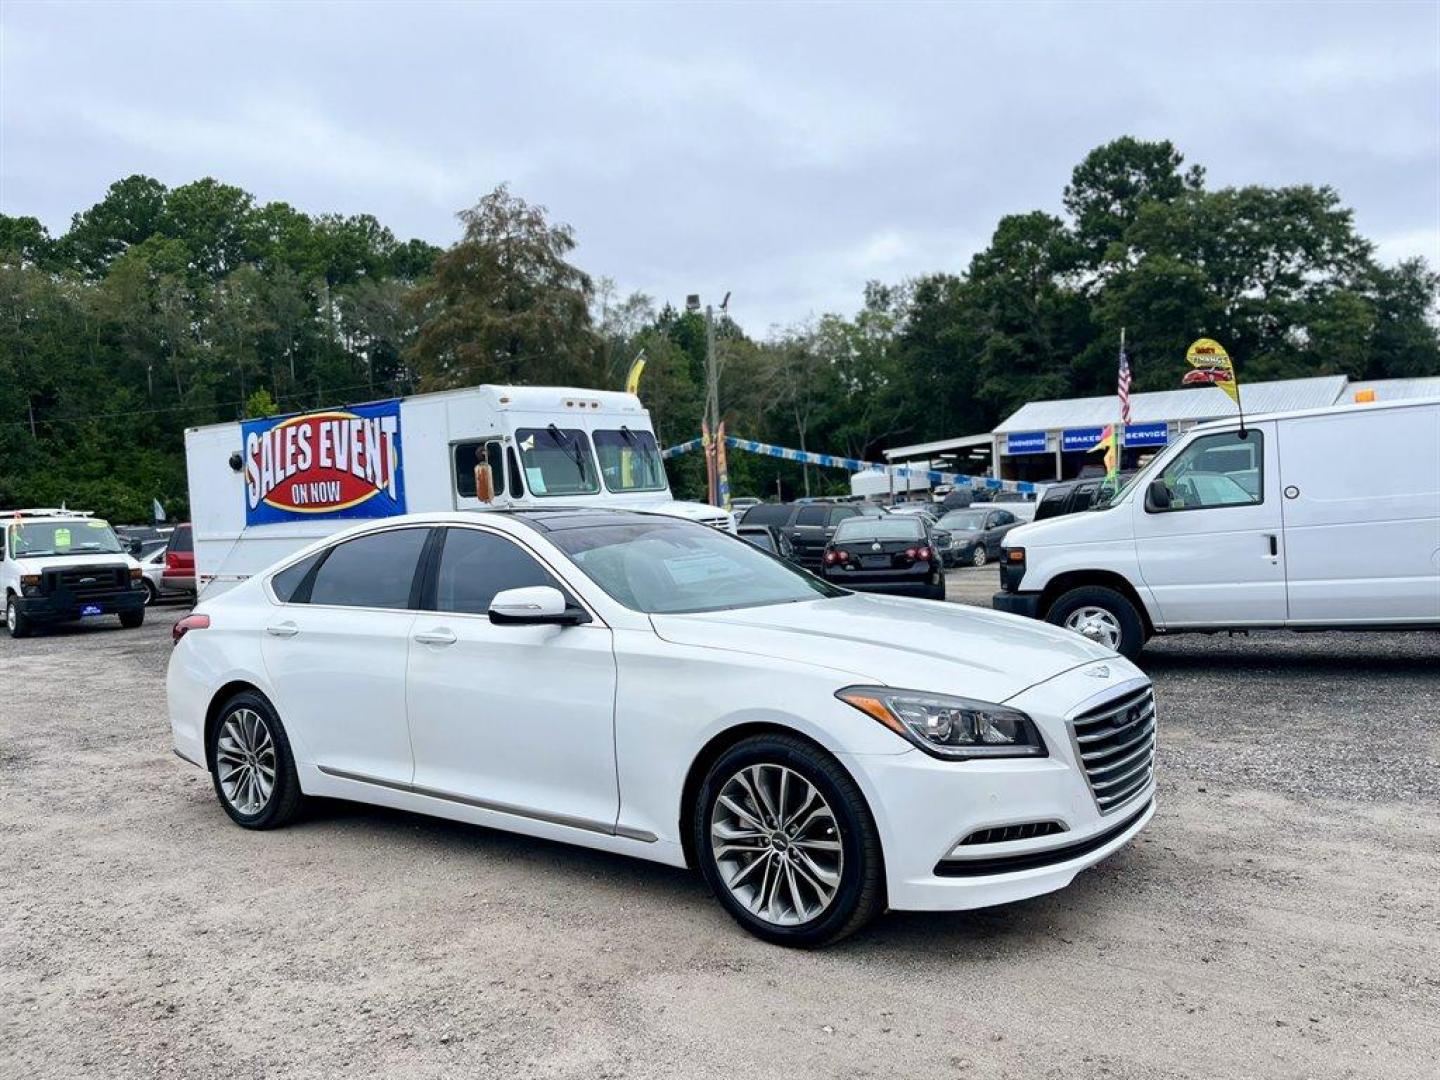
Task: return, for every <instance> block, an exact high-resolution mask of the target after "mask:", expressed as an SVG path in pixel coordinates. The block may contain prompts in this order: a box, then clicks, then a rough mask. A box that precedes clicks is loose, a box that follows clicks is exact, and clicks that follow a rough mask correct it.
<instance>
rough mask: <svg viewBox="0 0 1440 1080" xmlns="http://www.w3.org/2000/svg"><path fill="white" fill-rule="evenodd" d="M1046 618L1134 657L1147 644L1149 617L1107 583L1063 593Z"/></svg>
mask: <svg viewBox="0 0 1440 1080" xmlns="http://www.w3.org/2000/svg"><path fill="white" fill-rule="evenodd" d="M1045 621H1046V622H1048V623H1053V624H1054V625H1056V626H1063V627H1065V628H1066V629H1068V630H1073V631H1075V632H1076V633H1079V634H1081V635H1082V636H1084V637H1088V638H1089V639H1090V640H1091V641H1094V642H1095V643H1096V644H1099V645H1104V646H1106V647H1107V648H1111V649H1114V650H1115V651H1116V652H1118V653H1119V654H1120V655H1121V656H1124V657H1125V658H1126V659H1129V660H1134V659H1135V658H1136V657H1137V656H1139V655H1140V650H1141V649H1143V648H1144V647H1145V621H1144V619H1142V618H1141V616H1140V612H1139V611H1138V610H1136V607H1135V605H1134V604H1133V603H1131V602H1130V600H1129V598H1128V597H1126V596H1125V594H1124V593H1121V592H1118V591H1116V590H1115V589H1110V588H1107V587H1105V586H1104V585H1082V586H1081V587H1079V588H1077V589H1071V590H1070V591H1069V592H1066V593H1062V594H1061V596H1060V598H1059V599H1057V600H1056V601H1055V603H1053V604H1051V605H1050V610H1049V611H1047V612H1046V613H1045Z"/></svg>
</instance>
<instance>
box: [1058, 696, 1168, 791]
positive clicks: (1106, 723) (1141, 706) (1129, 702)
mask: <svg viewBox="0 0 1440 1080" xmlns="http://www.w3.org/2000/svg"><path fill="white" fill-rule="evenodd" d="M1070 729H1071V732H1072V733H1073V735H1074V738H1075V753H1076V756H1077V757H1078V758H1079V760H1080V764H1081V766H1082V767H1083V768H1084V770H1085V779H1086V780H1088V781H1089V782H1090V791H1091V793H1092V794H1093V795H1094V796H1095V803H1096V805H1097V806H1099V807H1100V812H1101V813H1102V814H1108V813H1110V812H1111V811H1113V810H1118V809H1120V807H1122V806H1124V805H1125V804H1126V803H1127V802H1129V801H1130V800H1131V799H1133V798H1134V797H1135V796H1137V795H1139V794H1140V793H1141V792H1142V791H1144V790H1145V789H1146V788H1147V787H1148V786H1149V784H1150V780H1151V778H1152V777H1153V776H1154V774H1155V691H1154V690H1153V689H1152V688H1151V687H1149V686H1145V687H1142V688H1141V689H1139V690H1135V691H1131V692H1130V693H1128V694H1125V695H1124V696H1123V697H1118V698H1115V699H1114V700H1113V701H1107V702H1106V703H1105V704H1103V705H1100V706H1097V707H1096V708H1094V709H1090V710H1088V711H1086V712H1083V713H1081V714H1080V715H1079V716H1077V717H1075V718H1074V719H1073V720H1071V721H1070Z"/></svg>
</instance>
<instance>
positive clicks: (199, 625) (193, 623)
mask: <svg viewBox="0 0 1440 1080" xmlns="http://www.w3.org/2000/svg"><path fill="white" fill-rule="evenodd" d="M209 627H210V616H209V615H194V614H192V615H186V616H185V617H184V618H183V619H181V620H180V621H179V622H177V623H176V624H175V625H174V626H172V627H171V628H170V644H172V645H179V644H180V639H181V638H182V637H184V636H185V635H186V634H188V633H189V632H190V631H191V630H207V629H209Z"/></svg>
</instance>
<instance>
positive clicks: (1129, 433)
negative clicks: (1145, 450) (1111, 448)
mask: <svg viewBox="0 0 1440 1080" xmlns="http://www.w3.org/2000/svg"><path fill="white" fill-rule="evenodd" d="M1169 441H1170V425H1169V424H1166V423H1165V422H1164V421H1163V420H1162V421H1161V422H1160V423H1158V424H1131V425H1130V426H1129V427H1127V428H1126V429H1125V445H1126V446H1164V445H1165V444H1166V443H1167V442H1169Z"/></svg>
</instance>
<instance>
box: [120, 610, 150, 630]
mask: <svg viewBox="0 0 1440 1080" xmlns="http://www.w3.org/2000/svg"><path fill="white" fill-rule="evenodd" d="M120 625H121V626H123V627H124V628H125V629H126V630H134V629H135V628H136V627H139V626H144V625H145V609H144V608H143V607H142V608H139V609H138V610H136V611H122V612H120Z"/></svg>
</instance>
